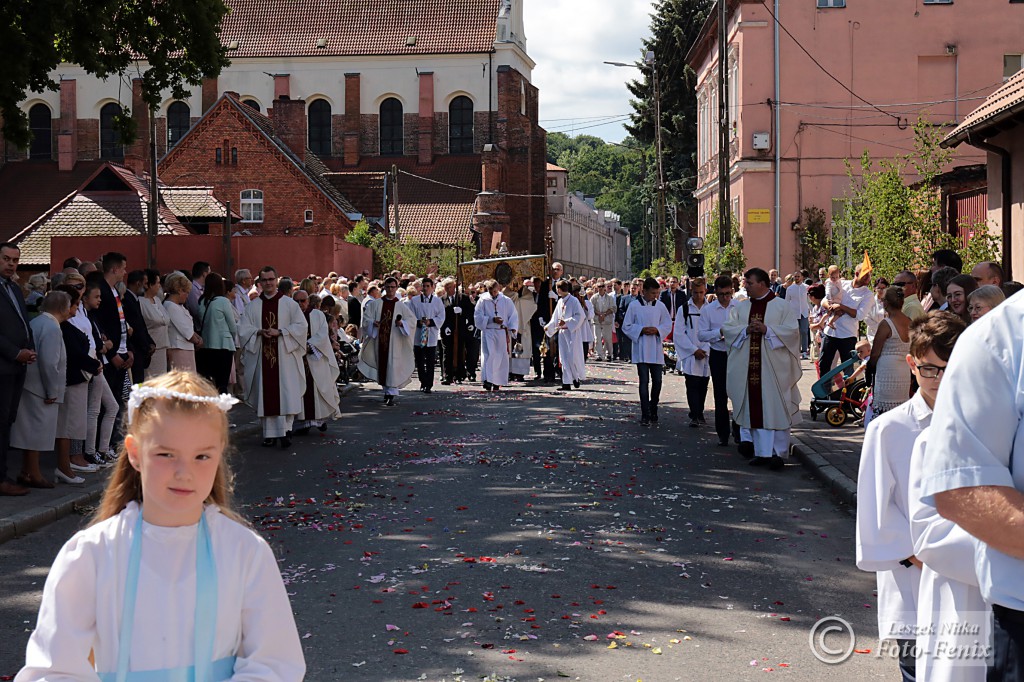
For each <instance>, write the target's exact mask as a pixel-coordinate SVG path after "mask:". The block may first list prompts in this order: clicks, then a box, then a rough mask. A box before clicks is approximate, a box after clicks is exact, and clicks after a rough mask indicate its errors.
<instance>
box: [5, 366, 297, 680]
mask: <svg viewBox="0 0 1024 682" xmlns="http://www.w3.org/2000/svg"><path fill="white" fill-rule="evenodd" d="M235 402H237V401H236V400H235V399H234V398H233V397H231V396H228V395H220V396H218V395H217V392H216V390H215V389H214V388H213V386H212V385H210V383H209V382H207V381H205V380H203V379H200V378H199V377H198V376H196V375H195V374H191V373H186V372H180V371H173V372H170V373H168V374H164V375H161V376H159V377H156V378H154V379H152V380H150V381H148V382H146V383H145V384H143V385H142V386H136V387H135V388H134V389H133V391H132V394H131V396H130V398H129V400H128V404H127V406H126V422H127V426H126V432H127V433H126V437H125V442H124V447H125V450H126V452H127V454H126V455H125V456H123V457H121V458H120V459H119V460H118V462H117V466H116V468H115V469H114V473H113V475H112V476H111V478H110V481H109V483H108V484H107V488H106V491H105V492H104V495H103V501H102V502H101V504H100V508H99V510H98V511H97V513H96V517H95V520H94V522H93V525H92V526H90V527H89V528H87V529H85V530H82V531H79V532H78V533H76V534H75V535H74V536H73V537H72V538H71V539H70V540H69V541H68V542H67V543H66V544H65V545H64V547H63V548H62V549H61V550H60V553H59V554H58V555H57V558H56V559H55V560H54V563H53V567H52V568H51V569H50V572H49V574H48V575H47V577H46V585H45V587H44V588H43V598H42V604H41V605H40V607H39V618H38V621H37V622H36V627H35V630H34V631H33V632H32V636H31V637H30V638H29V643H28V647H27V651H26V655H25V667H23V668H22V669H21V671H20V672H19V673H18V675H17V677H16V678H15V679H16V680H17V681H18V682H44V681H46V680H83V681H84V680H96V681H100V680H103V681H108V680H109V681H112V680H118V681H120V680H123V681H124V682H141V681H143V680H196V681H197V682H198V681H199V680H203V681H204V682H225V681H227V680H254V681H255V680H274V681H275V682H299V680H302V679H303V676H304V675H305V671H306V664H305V661H304V660H303V655H302V645H301V643H300V640H299V635H298V632H297V630H296V627H295V620H294V618H293V617H292V607H291V604H290V603H289V602H288V594H287V592H286V591H285V587H284V583H283V582H282V580H281V573H280V572H279V570H278V567H277V560H276V559H275V558H274V552H273V550H271V549H270V546H269V545H268V544H267V543H266V541H265V540H263V538H261V537H260V536H259V535H257V534H256V533H255V532H254V531H253V530H251V529H250V528H249V527H248V525H247V524H246V523H245V522H244V521H242V519H241V517H240V516H239V515H238V514H237V513H236V512H234V511H233V510H232V509H231V506H230V490H231V484H230V481H231V472H230V470H229V468H228V465H227V460H226V459H225V458H224V450H225V448H226V447H227V445H228V420H227V414H226V412H227V410H228V409H230V407H231V405H232V404H233V403H235ZM143 500H145V503H143ZM90 659H91V660H90Z"/></svg>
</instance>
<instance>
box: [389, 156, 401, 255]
mask: <svg viewBox="0 0 1024 682" xmlns="http://www.w3.org/2000/svg"><path fill="white" fill-rule="evenodd" d="M391 205H392V206H394V207H395V241H396V242H397V241H398V240H399V238H400V237H401V232H400V230H401V226H402V223H401V222H400V221H399V219H398V165H397V164H391Z"/></svg>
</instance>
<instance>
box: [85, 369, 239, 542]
mask: <svg viewBox="0 0 1024 682" xmlns="http://www.w3.org/2000/svg"><path fill="white" fill-rule="evenodd" d="M142 385H143V386H151V387H155V388H165V389H168V390H171V391H178V392H179V393H188V394H190V395H195V396H203V397H210V398H215V397H217V395H219V394H218V392H217V389H216V388H214V386H213V384H211V383H210V382H209V381H207V380H206V379H204V378H202V377H200V376H198V375H197V374H193V373H192V372H183V371H180V370H172V371H170V372H168V373H166V374H161V375H160V376H158V377H155V378H153V379H150V380H149V381H147V382H145V383H144V384H142ZM163 410H172V411H175V412H178V413H183V414H187V415H196V416H200V415H201V416H208V417H213V418H215V419H217V420H219V422H220V424H221V427H222V429H223V434H224V453H223V454H222V455H221V458H220V465H219V466H218V467H217V474H216V476H215V477H214V479H213V489H212V490H211V491H210V496H209V497H207V498H206V500H205V501H204V502H205V503H212V504H216V505H217V506H218V507H220V511H221V513H222V514H224V515H225V516H227V517H229V518H231V519H233V520H235V521H237V522H239V523H243V524H244V523H245V521H243V520H242V518H241V517H240V516H239V515H238V513H237V512H235V511H234V509H232V505H231V498H232V496H233V494H234V488H235V485H234V483H235V480H234V474H232V473H231V467H230V466H229V464H228V415H227V413H226V412H224V411H223V410H221V409H220V408H219V407H217V406H216V405H211V404H210V403H201V402H192V401H189V400H179V399H176V398H149V399H148V400H144V401H143V402H142V404H141V405H139V407H138V409H136V410H135V411H134V412H133V414H132V420H131V424H129V425H128V426H127V432H126V433H125V435H126V436H129V435H130V436H134V437H136V438H138V437H140V436H141V435H142V434H144V433H145V432H146V430H147V428H148V427H149V426H150V424H151V423H152V421H153V417H154V415H156V414H158V412H159V411H163ZM125 422H126V423H127V420H125ZM133 501H134V502H138V503H140V504H142V502H143V499H142V476H141V474H140V473H139V472H138V470H136V469H135V467H133V466H132V464H131V462H129V461H128V453H127V452H126V451H125V447H124V445H123V444H122V445H121V451H120V456H119V457H118V458H117V464H116V465H115V467H114V472H113V475H111V477H110V481H109V482H108V483H107V488H106V490H104V491H103V499H102V500H101V501H100V506H99V508H98V509H97V510H96V515H95V516H94V517H93V520H92V523H94V524H95V523H99V522H100V521H105V520H107V519H109V518H111V517H114V516H117V515H118V514H120V513H121V511H122V510H123V509H124V508H125V507H126V506H127V505H128V503H129V502H133Z"/></svg>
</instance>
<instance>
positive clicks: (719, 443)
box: [718, 438, 729, 448]
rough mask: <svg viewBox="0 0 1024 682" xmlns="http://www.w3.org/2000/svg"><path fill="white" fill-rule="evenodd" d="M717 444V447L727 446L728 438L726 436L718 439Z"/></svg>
mask: <svg viewBox="0 0 1024 682" xmlns="http://www.w3.org/2000/svg"><path fill="white" fill-rule="evenodd" d="M718 446H719V447H723V448H727V447H729V439H728V438H726V439H725V440H719V441H718Z"/></svg>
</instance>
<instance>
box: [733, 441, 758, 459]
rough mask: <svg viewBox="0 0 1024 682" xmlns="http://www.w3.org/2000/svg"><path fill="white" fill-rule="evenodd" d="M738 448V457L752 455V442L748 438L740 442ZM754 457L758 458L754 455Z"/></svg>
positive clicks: (747, 457) (745, 457)
mask: <svg viewBox="0 0 1024 682" xmlns="http://www.w3.org/2000/svg"><path fill="white" fill-rule="evenodd" d="M738 450H739V453H740V457H742V458H743V459H750V458H751V457H754V444H753V443H751V442H750V441H748V440H747V441H743V442H742V443H740V444H739V448H738ZM755 459H760V458H756V457H755Z"/></svg>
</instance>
